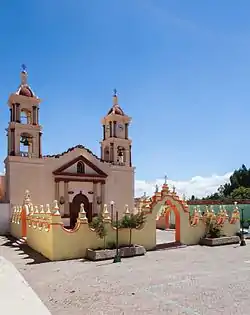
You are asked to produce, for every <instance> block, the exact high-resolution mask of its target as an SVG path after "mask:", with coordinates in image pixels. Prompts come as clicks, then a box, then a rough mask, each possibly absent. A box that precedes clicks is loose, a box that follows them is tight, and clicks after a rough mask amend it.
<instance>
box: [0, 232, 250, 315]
mask: <svg viewBox="0 0 250 315" xmlns="http://www.w3.org/2000/svg"><path fill="white" fill-rule="evenodd" d="M1 245H2V246H1ZM0 255H2V256H4V257H5V258H6V259H8V260H10V261H11V262H13V263H14V265H15V266H16V267H17V268H18V269H19V270H20V272H21V273H22V274H23V275H24V277H25V278H26V280H27V281H28V282H29V284H30V285H31V287H32V288H33V289H34V290H35V292H36V293H37V294H38V295H39V297H40V298H41V299H42V301H43V302H44V303H45V304H46V305H47V307H48V308H49V310H50V311H51V313H52V315H59V314H60V315H82V314H85V315H87V314H94V315H98V314H100V315H101V314H102V315H106V314H107V315H111V314H114V315H115V314H117V315H119V314H125V315H126V314H129V315H133V314H136V315H139V314H147V315H150V314H173V315H175V314H176V315H178V314H180V315H182V314H188V315H198V314H200V315H213V314H216V315H218V314H223V315H225V314H226V315H230V314H232V315H237V314H244V315H247V314H249V312H250V299H249V296H250V242H248V243H247V246H246V247H239V246H238V245H237V246H235V245H234V246H231V245H229V246H223V247H217V248H208V247H200V246H190V247H185V248H179V249H168V250H162V251H156V252H148V253H147V254H146V256H145V257H137V258H131V259H123V260H122V262H121V263H118V264H112V262H110V261H108V262H107V261H105V262H98V263H92V262H87V261H83V260H72V261H64V262H47V261H46V259H42V257H41V256H40V255H38V254H35V253H34V252H33V251H31V250H29V249H28V248H27V246H26V245H25V246H23V245H21V249H20V248H19V247H18V246H17V245H15V244H13V243H12V242H11V241H8V240H7V238H5V237H0ZM20 294H21V292H20ZM13 303H15V301H13ZM10 315H11V314H10Z"/></svg>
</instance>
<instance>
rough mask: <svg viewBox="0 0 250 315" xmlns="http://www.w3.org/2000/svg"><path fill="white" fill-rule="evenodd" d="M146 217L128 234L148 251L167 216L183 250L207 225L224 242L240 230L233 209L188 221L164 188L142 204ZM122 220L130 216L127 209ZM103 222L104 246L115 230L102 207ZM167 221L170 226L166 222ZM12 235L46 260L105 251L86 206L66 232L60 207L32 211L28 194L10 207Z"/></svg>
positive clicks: (122, 237) (123, 234) (125, 233)
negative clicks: (211, 224)
mask: <svg viewBox="0 0 250 315" xmlns="http://www.w3.org/2000/svg"><path fill="white" fill-rule="evenodd" d="M139 211H142V212H143V213H144V214H145V217H146V221H145V223H144V224H143V226H142V227H141V228H140V229H133V230H132V244H138V245H142V246H144V247H145V249H146V250H152V249H154V248H155V247H156V225H157V224H159V223H161V225H164V223H166V218H167V217H166V215H169V213H170V212H171V211H173V212H174V215H175V226H176V241H177V242H180V243H182V244H185V245H195V244H198V243H199V241H200V239H201V238H202V237H204V235H205V232H206V229H207V222H208V221H209V222H212V221H214V222H216V223H217V225H218V226H220V227H221V232H222V234H223V235H226V236H233V235H235V234H236V232H237V231H239V228H240V213H239V209H238V207H237V204H235V208H234V210H233V212H232V214H231V216H229V215H228V214H227V211H226V209H224V208H221V209H220V211H219V213H218V214H217V215H216V214H215V213H214V211H213V209H210V210H209V209H207V211H206V212H205V213H204V214H203V215H202V214H201V212H200V211H199V209H194V212H193V214H192V215H190V212H189V207H188V206H187V204H186V203H185V202H184V201H182V200H180V199H179V197H178V196H177V195H176V193H175V192H172V193H171V192H170V191H169V188H168V186H167V185H166V184H165V185H163V188H162V191H161V192H156V193H155V195H154V196H153V197H152V198H151V199H150V200H143V201H142V207H140V210H139ZM125 214H127V215H128V214H129V210H128V209H127V208H126V212H125ZM102 215H103V220H104V222H105V225H106V229H107V236H106V238H105V243H106V245H109V244H110V243H111V244H114V243H115V240H116V229H115V228H114V227H113V226H112V224H111V218H110V213H109V211H108V208H107V206H106V205H105V207H104V209H103V212H102ZM208 219H209V220H208ZM167 220H169V219H168V218H167ZM11 234H12V235H13V236H15V237H17V238H21V237H26V240H27V243H28V245H29V246H30V247H31V248H33V249H34V250H36V251H37V252H39V253H41V254H42V255H44V256H45V257H47V258H48V259H50V260H65V259H73V258H83V257H85V256H86V250H87V249H88V248H90V249H97V248H103V247H104V240H103V239H100V238H99V237H98V235H97V234H96V232H95V230H93V229H92V228H91V227H90V226H89V224H88V220H87V218H86V213H85V211H84V206H83V205H82V206H81V210H80V212H79V216H78V219H77V224H76V226H75V228H74V229H73V230H68V229H66V228H65V227H64V224H63V219H62V218H61V215H60V212H59V207H58V202H57V201H56V200H55V201H54V205H53V206H52V208H51V209H50V205H49V204H47V205H46V207H45V209H44V206H43V205H41V206H39V207H38V206H33V205H32V203H31V200H30V195H29V191H26V195H25V198H24V204H23V206H15V207H13V214H12V218H11ZM129 237H130V230H129V229H119V244H120V245H128V244H129Z"/></svg>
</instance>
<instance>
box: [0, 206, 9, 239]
mask: <svg viewBox="0 0 250 315" xmlns="http://www.w3.org/2000/svg"><path fill="white" fill-rule="evenodd" d="M10 219H11V207H10V204H9V203H0V235H6V234H8V233H10Z"/></svg>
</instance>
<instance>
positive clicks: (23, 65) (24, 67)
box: [21, 63, 27, 71]
mask: <svg viewBox="0 0 250 315" xmlns="http://www.w3.org/2000/svg"><path fill="white" fill-rule="evenodd" d="M21 67H22V70H23V71H26V70H27V67H26V66H25V64H24V63H23V64H22V65H21Z"/></svg>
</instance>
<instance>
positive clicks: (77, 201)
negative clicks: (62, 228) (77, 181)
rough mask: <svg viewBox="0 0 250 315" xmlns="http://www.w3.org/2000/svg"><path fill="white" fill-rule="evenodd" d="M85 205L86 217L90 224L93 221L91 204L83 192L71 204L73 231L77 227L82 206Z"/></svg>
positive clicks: (71, 225) (71, 226)
mask: <svg viewBox="0 0 250 315" xmlns="http://www.w3.org/2000/svg"><path fill="white" fill-rule="evenodd" d="M82 203H83V204H84V210H85V212H86V216H87V218H88V220H89V222H90V220H91V204H90V202H89V199H88V197H87V196H86V195H84V194H83V193H82V192H81V191H80V193H79V194H77V195H75V197H74V198H73V200H72V202H71V203H70V209H69V212H70V228H71V229H73V228H74V227H75V225H76V221H77V218H78V214H79V212H80V206H81V204H82Z"/></svg>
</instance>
